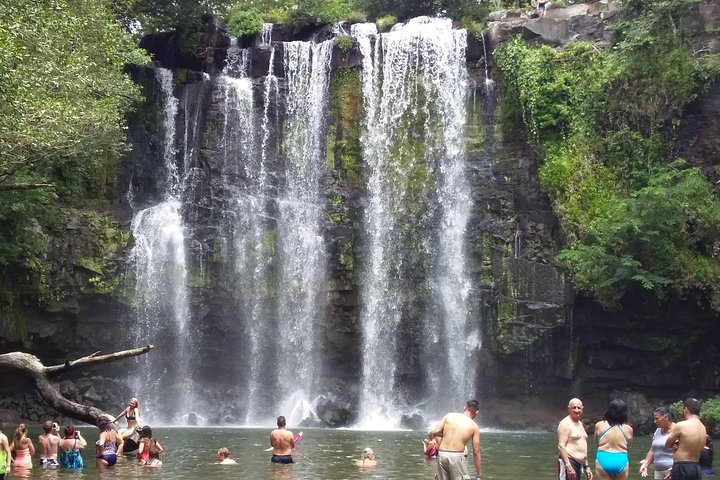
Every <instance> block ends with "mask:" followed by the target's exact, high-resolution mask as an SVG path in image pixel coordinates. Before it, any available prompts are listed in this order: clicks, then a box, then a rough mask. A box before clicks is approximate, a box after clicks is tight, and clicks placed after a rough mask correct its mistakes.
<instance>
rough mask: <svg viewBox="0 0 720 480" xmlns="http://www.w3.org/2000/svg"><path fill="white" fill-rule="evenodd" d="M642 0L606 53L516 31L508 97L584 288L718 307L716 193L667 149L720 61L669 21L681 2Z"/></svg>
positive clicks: (504, 54)
mask: <svg viewBox="0 0 720 480" xmlns="http://www.w3.org/2000/svg"><path fill="white" fill-rule="evenodd" d="M693 1H694V0H684V1H681V2H680V3H684V4H689V3H693ZM643 4H644V5H645V6H646V7H647V10H645V9H643V10H640V11H639V12H640V13H637V12H633V11H628V10H625V11H623V13H622V15H620V17H621V22H620V26H619V27H618V29H617V31H616V33H617V40H616V43H615V45H614V46H613V48H611V49H608V50H605V51H601V50H598V49H597V48H595V47H594V46H593V45H591V44H589V43H584V42H575V43H573V44H571V45H569V46H567V47H566V48H565V49H563V50H555V49H553V48H551V47H548V46H537V45H528V44H527V43H525V42H524V41H523V40H522V39H520V38H515V39H512V40H511V41H510V42H508V43H506V44H505V45H503V46H502V47H500V48H498V49H497V50H496V52H495V60H496V65H497V66H498V68H499V69H500V71H501V73H502V75H503V76H504V78H505V79H506V81H505V82H503V83H502V85H503V88H504V89H505V91H504V92H503V98H506V99H512V103H513V104H517V107H513V108H514V111H516V110H517V108H518V107H519V110H520V116H521V118H522V124H523V126H524V129H525V132H526V136H527V139H528V141H529V143H530V144H531V145H532V146H533V147H534V148H535V150H536V151H537V152H538V154H539V155H540V157H541V158H542V159H543V161H542V164H541V166H540V169H539V175H540V181H541V184H542V186H543V188H544V190H545V191H546V192H547V193H548V194H549V195H550V197H551V198H552V200H553V206H554V208H555V210H556V212H557V213H558V215H559V217H560V219H561V222H562V225H563V230H564V231H565V233H566V238H567V240H568V247H567V248H566V249H565V250H563V251H562V252H561V254H560V256H559V258H560V259H561V260H563V261H565V262H566V263H567V265H568V266H569V267H570V270H571V271H572V273H573V278H574V281H575V284H576V286H577V287H578V288H579V289H580V290H581V291H583V292H585V293H587V294H590V295H592V296H593V297H594V298H595V299H596V300H598V301H599V302H600V303H601V304H603V305H605V306H606V307H614V306H617V305H618V304H619V303H620V302H621V301H622V299H623V298H624V297H625V295H626V294H627V293H629V292H631V291H633V290H635V289H645V290H650V291H652V292H653V293H654V294H655V295H656V296H657V297H658V298H659V299H662V298H664V297H665V295H667V293H668V292H670V291H674V292H676V293H678V294H679V295H681V296H685V295H698V296H701V297H704V298H707V299H708V300H710V302H711V304H712V305H713V306H714V308H716V309H718V310H720V287H718V283H719V282H720V262H719V261H718V260H717V258H715V257H714V256H713V254H712V248H711V245H712V244H713V243H714V242H715V240H714V239H715V238H717V236H718V235H720V202H718V199H717V198H716V197H715V195H714V192H713V188H712V186H711V185H710V184H709V183H708V181H707V179H706V178H705V177H704V175H703V174H702V172H701V171H700V170H698V169H697V168H689V167H688V166H687V165H685V164H684V162H682V161H680V160H677V159H675V158H674V157H673V156H672V153H671V152H672V151H673V149H674V148H673V144H672V142H673V140H674V133H673V132H674V129H675V127H676V125H677V122H678V118H679V115H680V114H681V113H682V110H683V108H684V107H685V106H686V105H687V104H688V102H690V101H691V100H692V99H693V98H695V96H696V95H697V93H698V92H699V91H701V90H702V89H703V88H706V86H707V85H708V84H709V82H711V81H712V79H713V78H715V77H716V76H717V75H718V72H719V71H720V70H719V69H718V62H717V61H714V60H713V58H712V56H705V57H703V56H702V54H701V53H698V52H695V51H694V50H693V49H692V47H691V45H690V44H689V43H688V42H687V41H686V40H685V37H684V36H683V35H682V32H680V31H679V30H678V29H676V28H673V27H672V25H671V23H672V18H671V16H669V13H668V11H667V10H668V9H669V10H671V11H672V12H671V13H672V15H676V14H677V13H678V11H677V9H676V8H675V6H673V5H670V4H669V3H668V2H662V1H660V0H649V1H647V2H643ZM628 5H629V4H628ZM628 8H629V7H628ZM505 102H509V101H508V100H505Z"/></svg>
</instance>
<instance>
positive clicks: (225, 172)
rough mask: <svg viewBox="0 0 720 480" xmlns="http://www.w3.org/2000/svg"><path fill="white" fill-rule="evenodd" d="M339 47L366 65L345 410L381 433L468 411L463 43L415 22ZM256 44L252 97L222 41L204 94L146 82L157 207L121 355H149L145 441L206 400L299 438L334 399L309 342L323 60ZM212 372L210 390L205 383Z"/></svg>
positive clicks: (139, 216) (226, 416)
mask: <svg viewBox="0 0 720 480" xmlns="http://www.w3.org/2000/svg"><path fill="white" fill-rule="evenodd" d="M351 34H352V35H353V37H354V38H355V39H356V41H357V42H358V43H359V45H360V52H361V54H362V56H363V58H362V73H361V78H362V95H363V110H362V111H363V112H364V118H363V120H362V128H361V138H360V141H361V147H362V155H363V159H364V162H365V164H366V170H365V182H366V183H365V185H364V188H363V189H362V191H363V194H362V195H363V198H362V199H361V203H362V205H364V210H363V211H362V218H360V219H358V221H359V222H360V223H361V227H362V228H361V233H360V235H361V236H362V238H361V239H360V244H361V247H360V248H359V250H358V258H357V265H358V267H357V276H358V277H357V279H356V281H357V282H358V286H357V288H359V289H361V291H360V306H359V312H360V313H359V315H360V318H359V322H358V324H357V328H358V330H359V335H358V336H359V337H361V342H362V344H361V345H360V346H359V350H360V351H361V352H362V356H361V358H358V359H357V361H355V362H354V364H355V365H356V368H357V369H358V375H357V376H358V377H359V378H361V382H360V385H358V386H357V392H356V393H354V395H357V396H358V398H357V399H356V400H352V401H356V402H357V403H358V404H359V413H358V417H359V418H360V419H362V423H363V426H364V427H369V428H378V427H379V426H382V427H383V428H396V427H397V426H398V425H399V421H400V418H401V416H403V415H412V414H415V413H420V414H422V415H423V416H424V417H425V418H433V417H434V416H437V415H439V414H440V413H441V412H444V411H447V409H449V408H451V407H454V406H455V404H456V403H457V399H458V398H460V399H463V400H464V399H467V398H469V397H472V396H475V395H476V393H477V392H476V389H477V385H476V382H475V377H476V376H477V374H476V369H475V367H474V365H476V363H477V361H476V355H477V352H478V350H479V348H480V345H481V339H480V334H479V332H480V320H479V313H478V312H477V311H476V307H475V306H474V305H470V302H469V298H470V293H471V292H472V291H473V288H474V286H473V283H472V281H471V280H470V278H471V277H470V275H469V273H468V266H467V261H466V251H467V250H468V245H467V244H466V242H467V239H466V235H465V231H466V227H467V223H468V221H469V218H470V212H471V210H472V208H473V205H472V200H471V196H470V191H469V186H468V184H467V180H466V178H467V175H466V169H467V165H466V164H465V151H464V134H465V131H464V127H465V124H466V112H465V110H466V107H467V103H468V98H467V96H468V93H469V91H470V89H469V87H468V75H467V71H466V68H465V48H466V32H465V30H458V29H453V28H452V25H451V21H450V20H446V19H429V18H418V19H414V20H412V21H410V22H408V23H407V24H405V25H400V26H397V27H396V28H394V29H393V31H392V32H389V33H384V34H377V31H376V29H375V26H374V25H372V24H357V25H353V27H352V31H351ZM260 41H261V47H262V51H263V52H264V53H263V54H266V53H269V58H268V62H269V63H268V65H267V75H265V76H264V78H258V79H253V78H250V71H251V65H254V64H255V65H256V62H253V59H252V58H251V56H252V54H253V50H252V49H246V48H240V47H239V46H238V42H237V39H232V41H231V44H230V47H229V48H228V52H227V58H226V63H225V66H224V69H223V71H222V72H220V73H219V74H215V75H213V76H209V75H204V76H203V79H202V81H199V82H188V83H186V84H182V83H181V82H179V81H177V80H176V79H175V80H174V79H173V77H172V73H171V72H170V71H168V70H165V69H162V68H157V69H155V74H156V75H157V78H158V86H159V87H160V88H161V90H162V99H163V100H162V103H163V109H164V110H163V122H162V124H163V125H162V130H161V132H162V136H163V137H162V151H161V155H162V172H163V173H162V174H163V176H164V180H163V189H162V198H161V201H159V202H157V203H156V204H155V205H152V206H150V207H149V208H145V209H143V210H140V211H138V212H136V214H135V216H134V219H133V225H132V234H133V241H134V247H133V251H132V255H131V257H132V261H133V269H134V276H135V277H136V280H137V282H136V292H135V293H136V295H135V297H136V299H137V319H136V322H135V325H134V326H133V328H132V333H131V336H132V338H133V340H134V341H136V342H138V343H139V344H144V343H157V344H158V345H162V352H161V355H158V356H157V358H158V359H156V360H155V361H154V363H152V364H151V363H150V360H149V359H145V358H144V357H143V358H140V359H138V365H139V367H138V369H139V372H140V373H139V374H138V375H136V376H134V377H133V384H132V388H133V389H135V391H137V392H143V393H142V395H140V394H138V395H137V396H142V397H143V403H144V408H143V412H144V414H145V415H146V416H147V418H149V419H150V420H151V421H153V422H160V423H165V424H185V423H188V422H189V421H190V420H189V419H190V418H191V415H192V419H193V421H195V420H198V421H199V422H200V423H203V422H205V421H206V417H205V416H204V415H205V414H206V413H205V412H204V410H203V403H204V402H205V401H206V400H207V399H208V398H211V399H212V402H213V404H214V405H216V406H217V408H218V409H219V410H220V411H221V413H220V414H219V415H221V416H222V418H223V421H224V422H226V423H231V424H248V425H258V424H270V423H272V421H273V418H274V417H275V416H276V415H277V414H278V412H282V413H283V414H284V415H285V416H287V417H288V420H289V422H290V423H294V424H297V423H299V422H301V421H302V420H313V419H315V416H316V412H315V402H316V400H317V399H318V398H319V397H321V396H323V395H325V394H327V392H328V391H329V389H330V388H331V387H330V385H329V384H328V380H327V379H328V372H330V374H332V368H333V365H324V364H323V362H322V358H323V357H322V354H321V348H318V345H317V342H318V339H319V338H327V335H326V333H327V331H325V332H324V331H323V329H329V328H330V329H332V328H334V327H333V319H332V318H329V317H330V315H329V311H330V310H329V308H328V307H329V305H328V303H327V300H328V283H329V282H328V280H329V273H328V269H329V265H328V263H329V262H328V251H329V246H328V245H327V244H326V243H327V242H328V240H327V239H326V237H325V235H326V232H324V228H326V227H327V222H328V220H327V208H326V207H327V203H328V201H329V200H328V198H327V191H326V187H327V179H328V172H327V170H326V168H327V167H326V164H325V162H326V147H327V146H326V138H327V131H326V130H327V122H328V109H329V97H330V92H329V90H330V79H331V66H332V61H333V58H332V51H333V46H334V42H333V41H332V40H327V41H324V42H321V43H314V42H285V43H283V44H282V45H280V43H279V42H272V24H267V25H266V26H265V27H264V30H263V35H262V36H261V39H260ZM268 50H269V52H268ZM276 50H277V51H278V52H280V51H281V52H282V65H283V71H282V72H276V71H275V69H276V67H275V59H276V54H278V55H279V53H277V52H276ZM266 58H267V57H266ZM278 65H279V63H278ZM176 83H178V85H175V84H176ZM177 92H181V93H180V94H178V97H177V98H176V96H175V94H176V93H177ZM208 112H210V113H208ZM211 120H212V122H215V123H210V122H211ZM216 123H217V124H216ZM203 182H204V183H203ZM201 185H206V188H201V187H200V186H201ZM201 192H208V193H201ZM210 275H219V277H218V278H220V279H221V280H220V281H221V282H222V284H221V285H219V284H217V283H215V284H212V283H211V282H210V283H209V280H208V278H209V276H210ZM213 281H215V282H218V280H217V279H214V280H213ZM207 285H212V286H213V288H214V289H218V288H221V289H227V292H229V295H230V298H229V299H228V300H229V301H230V302H231V303H230V304H229V305H227V306H223V308H221V309H218V311H223V312H225V313H224V315H223V316H222V317H221V318H218V317H217V316H213V315H216V313H215V312H213V313H212V315H209V314H208V312H207V311H205V310H204V309H200V310H198V311H195V309H194V307H191V305H195V304H194V303H192V302H191V301H190V299H189V294H190V293H189V292H193V294H195V293H196V292H198V290H193V289H194V288H199V287H201V286H207ZM205 294H207V292H205ZM209 298H212V297H211V296H210V297H209ZM222 298H223V299H227V294H226V296H225V297H222ZM415 339H420V340H419V341H416V340H415ZM217 356H220V357H222V359H223V361H224V363H225V365H226V366H225V367H224V368H223V372H214V371H211V369H212V368H213V367H212V365H215V363H213V361H215V362H217V360H218V358H216V357H217ZM214 357H215V358H214ZM427 359H431V361H428V360H427ZM219 373H222V375H221V376H220V378H221V379H222V381H221V382H220V383H219V384H218V381H219V380H218V378H215V377H216V376H217V375H218V374H219ZM192 382H195V383H194V385H195V387H194V388H193V387H192V386H190V384H191V383H192ZM213 382H215V383H213ZM329 383H332V380H330V381H329ZM353 388H354V387H353ZM197 390H201V391H197ZM203 390H204V391H203ZM441 391H452V392H454V394H453V396H452V398H447V399H446V398H445V397H444V396H443V395H437V394H436V393H437V392H441ZM152 392H155V393H152ZM200 397H204V399H203V400H200ZM213 414H215V415H218V413H216V412H213Z"/></svg>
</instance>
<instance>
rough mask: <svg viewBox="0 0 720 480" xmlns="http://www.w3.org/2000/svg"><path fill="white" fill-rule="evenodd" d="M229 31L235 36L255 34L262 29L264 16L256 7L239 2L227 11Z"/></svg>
mask: <svg viewBox="0 0 720 480" xmlns="http://www.w3.org/2000/svg"><path fill="white" fill-rule="evenodd" d="M227 17H228V33H229V34H230V35H232V36H235V37H242V36H245V35H255V34H257V33H260V32H261V31H262V27H263V18H262V17H261V16H260V14H259V13H258V11H257V10H255V9H254V8H247V6H246V5H243V4H237V5H235V6H233V7H230V8H229V9H228V11H227Z"/></svg>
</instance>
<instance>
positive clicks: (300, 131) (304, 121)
mask: <svg viewBox="0 0 720 480" xmlns="http://www.w3.org/2000/svg"><path fill="white" fill-rule="evenodd" d="M332 48H333V41H332V40H328V41H325V42H322V43H319V44H314V43H309V42H289V43H285V44H284V57H283V62H284V66H285V81H286V84H287V94H286V97H285V125H284V137H283V142H282V150H281V155H282V157H283V159H284V161H285V172H284V182H285V183H284V185H282V187H281V188H282V191H281V192H280V195H279V197H280V198H279V220H278V232H277V247H278V253H279V257H280V264H279V265H280V267H279V268H280V271H279V298H278V301H279V308H278V310H279V332H278V333H279V338H280V339H281V341H280V342H279V344H278V349H279V354H278V356H279V362H280V363H282V365H284V367H281V368H279V369H278V372H277V375H278V380H279V387H280V397H281V398H294V399H295V400H294V401H295V403H296V405H297V403H298V402H300V403H301V404H304V405H310V400H311V398H312V397H313V396H316V395H317V394H318V392H317V385H316V383H317V378H318V374H319V373H320V372H319V370H318V364H319V358H318V357H319V355H318V351H319V349H318V348H317V346H316V342H317V336H318V333H319V332H318V325H319V324H320V323H322V321H323V320H324V311H325V306H326V305H325V303H324V300H325V299H324V298H323V293H324V292H325V274H326V259H325V252H326V246H325V241H324V239H323V236H322V231H321V221H322V220H323V219H324V217H323V216H324V213H325V209H324V202H325V199H324V197H323V196H321V194H320V192H321V187H322V185H321V178H322V176H323V174H324V171H325V153H324V152H325V150H324V138H325V110H326V103H327V98H328V86H329V79H330V62H331V59H332ZM296 405H287V406H285V409H286V410H290V411H296V412H297V413H296V415H297V417H299V418H294V419H292V420H294V421H299V420H301V419H302V418H303V417H304V416H307V415H309V414H310V412H309V411H308V408H304V409H300V410H297V409H296ZM302 410H305V411H302ZM288 421H291V419H290V418H288Z"/></svg>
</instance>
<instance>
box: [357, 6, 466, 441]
mask: <svg viewBox="0 0 720 480" xmlns="http://www.w3.org/2000/svg"><path fill="white" fill-rule="evenodd" d="M353 35H355V37H356V38H357V40H358V42H359V45H360V49H361V53H362V54H363V57H364V59H363V98H364V101H365V112H366V119H365V126H364V127H365V128H364V131H363V133H362V137H361V141H362V146H363V156H364V158H365V161H366V163H367V168H368V185H367V188H368V198H367V207H366V209H365V225H364V228H365V234H366V243H367V246H366V255H367V258H366V260H365V265H364V276H365V285H364V289H363V292H362V302H363V308H362V310H361V322H362V327H363V373H362V377H363V381H362V386H361V398H360V415H359V417H360V418H359V419H360V423H361V425H362V426H367V427H371V428H378V427H381V426H383V427H388V426H397V421H398V419H399V417H400V415H401V414H404V413H414V411H415V409H416V408H417V407H421V409H422V411H423V413H426V414H430V415H435V414H438V413H439V412H441V411H442V410H443V409H445V408H448V406H452V407H456V405H457V404H458V402H459V401H461V399H463V398H464V397H466V396H468V395H474V394H475V392H474V388H475V385H474V383H475V382H474V379H475V376H476V373H475V370H474V368H473V367H472V365H473V364H474V362H473V361H472V360H473V355H474V354H475V352H476V351H477V349H478V348H479V342H480V340H479V325H477V321H473V319H474V318H475V316H474V315H473V314H472V312H471V309H470V307H469V306H468V295H469V292H470V289H471V282H470V280H469V276H468V273H467V271H466V270H467V267H466V265H465V257H466V254H465V251H466V248H465V228H466V225H467V222H468V218H469V214H470V209H471V207H472V202H471V199H470V193H469V186H468V185H467V182H466V180H465V172H464V169H465V164H464V149H463V134H464V125H465V102H466V93H467V83H468V81H467V74H466V70H465V55H464V54H465V47H466V32H465V30H453V29H452V27H451V22H450V20H447V19H429V18H418V19H414V20H412V21H410V22H408V23H407V24H405V25H402V26H399V27H397V26H396V28H394V29H393V31H391V32H390V33H387V34H382V35H379V36H376V35H374V32H373V30H372V27H369V28H366V27H356V28H354V29H353ZM371 38H374V39H375V44H374V49H372V47H371V45H372V42H371ZM371 49H372V51H371ZM408 337H420V338H424V340H425V343H423V344H422V345H420V346H418V345H416V344H415V343H413V342H412V341H408ZM406 378H412V379H414V381H410V382H407V381H406V380H405V379H406ZM418 382H419V383H422V384H423V387H420V388H417V387H415V390H414V391H413V389H412V387H411V386H410V384H417V383H418ZM448 391H449V392H453V395H452V396H451V398H447V399H446V401H447V402H448V403H444V402H443V398H442V397H444V395H435V393H438V392H448ZM418 397H421V398H418ZM457 397H459V398H457Z"/></svg>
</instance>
